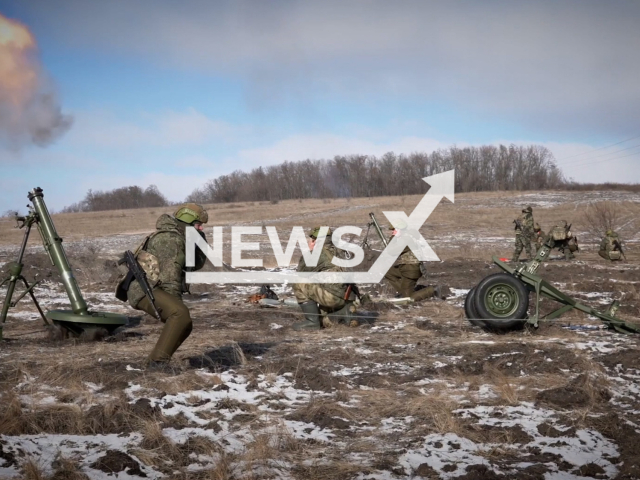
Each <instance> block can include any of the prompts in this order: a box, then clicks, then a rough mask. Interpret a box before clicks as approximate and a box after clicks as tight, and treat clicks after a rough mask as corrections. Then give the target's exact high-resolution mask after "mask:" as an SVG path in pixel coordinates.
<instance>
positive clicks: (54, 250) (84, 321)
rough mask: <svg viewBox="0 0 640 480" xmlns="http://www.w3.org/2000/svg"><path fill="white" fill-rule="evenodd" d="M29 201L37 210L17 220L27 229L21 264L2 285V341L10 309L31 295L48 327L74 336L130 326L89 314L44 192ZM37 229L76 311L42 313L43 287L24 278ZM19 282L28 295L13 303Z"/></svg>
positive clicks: (32, 195) (105, 314) (118, 317)
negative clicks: (38, 288)
mask: <svg viewBox="0 0 640 480" xmlns="http://www.w3.org/2000/svg"><path fill="white" fill-rule="evenodd" d="M28 197H29V200H30V201H31V202H32V204H33V206H30V207H29V214H28V215H26V216H24V217H16V220H17V221H18V223H19V225H18V227H19V228H26V230H25V232H24V238H23V240H22V245H21V247H20V252H19V254H18V260H17V262H13V263H12V264H11V265H10V267H9V277H8V278H6V279H4V280H3V281H2V282H1V283H0V287H1V286H3V285H4V284H6V283H8V284H9V285H8V287H7V294H6V296H5V298H4V301H3V305H2V311H1V312H0V339H2V330H3V326H4V322H5V320H6V319H7V313H8V312H9V308H11V307H15V306H16V304H17V303H18V302H19V301H20V300H21V299H22V298H23V297H24V296H25V295H27V294H29V295H30V296H31V299H32V300H33V303H34V304H35V305H36V307H37V309H38V312H40V316H41V317H42V319H43V321H44V324H45V325H47V326H49V325H50V323H49V320H50V321H51V322H53V323H54V324H59V325H62V326H65V327H67V328H68V329H69V330H71V331H72V332H74V333H76V334H77V333H81V332H82V331H83V330H87V329H95V328H105V329H107V330H108V331H113V330H115V329H116V328H117V327H119V326H122V325H126V324H127V320H128V319H127V317H126V316H125V315H120V314H116V313H109V312H92V311H90V310H89V308H88V306H87V303H86V302H85V301H84V298H83V297H82V293H81V292H80V288H79V287H78V283H77V282H76V279H75V277H74V276H73V271H72V270H71V265H70V264H69V261H68V260H67V256H66V254H65V251H64V248H62V238H60V236H59V235H58V232H57V231H56V228H55V225H54V224H53V220H52V218H51V215H49V211H48V209H47V206H46V204H45V203H44V194H43V193H42V189H41V188H39V187H38V188H34V189H33V190H32V191H31V192H29V194H28ZM33 225H36V227H37V229H38V232H39V233H40V237H41V238H42V243H43V245H44V249H45V251H46V252H47V254H48V255H49V259H50V260H51V264H52V265H53V266H55V267H56V268H57V270H58V272H60V276H61V277H62V283H63V285H64V287H65V290H66V292H67V296H68V297H69V302H70V303H71V308H72V311H67V310H52V311H49V312H47V313H46V315H45V314H44V313H43V312H42V309H41V308H40V304H39V303H38V301H37V300H36V297H35V295H34V293H33V288H34V287H35V286H36V285H37V284H38V283H39V281H37V282H35V283H34V284H32V285H29V283H28V282H27V280H26V279H25V278H24V277H23V276H22V268H23V267H24V264H23V263H22V259H23V257H24V252H25V249H26V246H27V241H28V239H29V234H30V232H31V228H32V227H33ZM18 281H22V282H23V283H24V285H25V288H26V291H25V292H23V293H22V294H21V295H20V296H19V297H18V298H17V299H16V300H15V301H13V302H12V301H11V299H12V296H13V293H14V291H15V286H16V283H17V282H18Z"/></svg>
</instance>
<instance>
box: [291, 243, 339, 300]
mask: <svg viewBox="0 0 640 480" xmlns="http://www.w3.org/2000/svg"><path fill="white" fill-rule="evenodd" d="M328 241H329V239H328V238H327V239H325V244H324V245H323V246H322V252H321V253H320V258H319V259H318V264H317V265H316V266H315V267H307V263H306V262H305V260H304V257H300V261H299V262H298V268H297V269H296V270H297V271H298V272H344V269H343V268H342V267H339V266H338V265H334V264H333V263H332V262H331V259H333V257H334V256H338V249H337V248H336V247H335V246H334V245H333V244H332V243H330V242H329V243H327V242H328ZM321 285H322V288H324V289H325V290H327V291H329V292H331V293H333V294H334V295H337V296H340V297H342V296H343V295H344V292H345V290H346V287H345V285H344V284H342V283H323V284H321Z"/></svg>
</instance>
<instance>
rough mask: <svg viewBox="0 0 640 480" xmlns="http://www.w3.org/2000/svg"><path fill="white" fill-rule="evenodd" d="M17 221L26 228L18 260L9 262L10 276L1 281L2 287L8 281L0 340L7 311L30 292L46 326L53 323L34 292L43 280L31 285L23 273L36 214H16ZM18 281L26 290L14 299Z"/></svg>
mask: <svg viewBox="0 0 640 480" xmlns="http://www.w3.org/2000/svg"><path fill="white" fill-rule="evenodd" d="M16 222H21V224H20V223H19V224H18V228H26V230H25V231H24V237H23V238H22V245H20V251H19V253H18V260H17V261H15V262H11V263H9V268H8V273H9V276H8V277H7V278H5V279H4V280H3V281H2V283H0V287H3V286H4V285H5V284H7V283H8V285H7V294H6V296H5V297H4V302H3V304H2V312H1V313H0V340H1V339H2V338H3V337H2V334H3V328H4V323H5V321H6V319H7V313H8V312H9V308H13V307H15V306H16V305H17V304H18V302H19V301H20V300H22V299H23V298H24V297H25V296H26V295H27V294H29V296H30V297H31V300H33V303H34V304H35V306H36V308H37V309H38V313H40V316H41V317H42V321H43V322H44V325H45V326H50V325H51V324H50V323H49V321H48V320H47V317H46V316H45V314H44V312H43V311H42V308H40V304H39V303H38V300H37V299H36V296H35V294H34V293H33V289H34V287H35V286H36V285H38V284H39V283H40V282H41V280H37V281H35V282H34V283H32V284H31V285H29V282H28V281H27V279H26V278H24V276H23V275H22V269H23V268H24V264H23V263H22V259H23V258H24V252H25V249H26V248H27V241H28V240H29V234H30V233H31V227H32V226H33V223H34V222H35V217H34V215H31V214H30V215H27V216H26V217H18V216H16ZM18 281H22V283H24V286H25V288H26V290H25V291H24V292H22V294H21V295H20V296H19V297H18V298H17V299H15V300H14V301H12V297H13V294H14V292H15V288H16V283H17V282H18Z"/></svg>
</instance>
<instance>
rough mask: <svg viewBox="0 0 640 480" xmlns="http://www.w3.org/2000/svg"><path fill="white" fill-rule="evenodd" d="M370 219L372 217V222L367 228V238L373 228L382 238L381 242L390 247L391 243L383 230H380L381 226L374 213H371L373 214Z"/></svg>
mask: <svg viewBox="0 0 640 480" xmlns="http://www.w3.org/2000/svg"><path fill="white" fill-rule="evenodd" d="M369 217H371V222H370V223H369V224H368V225H367V227H368V229H367V236H368V234H369V228H371V227H372V226H373V227H374V228H375V229H376V232H377V233H378V236H379V237H380V240H382V243H383V245H384V246H385V247H386V246H387V245H389V242H388V240H387V239H386V238H385V236H384V234H383V233H382V229H381V228H380V224H379V223H378V221H377V220H376V216H375V215H374V214H373V212H371V213H369Z"/></svg>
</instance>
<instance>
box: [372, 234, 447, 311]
mask: <svg viewBox="0 0 640 480" xmlns="http://www.w3.org/2000/svg"><path fill="white" fill-rule="evenodd" d="M398 227H399V228H394V227H390V228H389V230H393V232H392V233H391V238H390V239H389V241H391V240H392V239H393V237H395V236H398V235H401V233H402V230H404V229H405V228H407V225H406V224H405V223H404V222H401V223H399V224H398ZM423 263H426V262H421V261H420V260H418V258H417V257H416V256H415V255H414V253H413V252H412V251H411V249H410V248H409V247H404V250H402V252H401V253H400V256H398V259H397V260H396V262H395V263H394V265H393V266H392V267H391V268H390V269H389V271H388V272H387V273H386V275H385V276H384V278H385V280H387V281H388V282H389V283H390V284H391V286H392V287H393V288H394V289H395V290H396V291H397V292H398V294H399V295H400V296H401V297H409V298H411V299H412V300H413V301H414V302H419V301H420V300H425V299H427V298H432V297H438V298H443V299H444V298H446V297H447V294H448V292H449V289H448V288H447V287H440V286H439V285H437V286H435V287H433V286H429V287H425V288H421V289H419V290H416V285H417V283H418V280H420V277H422V275H423V273H424V272H423Z"/></svg>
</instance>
